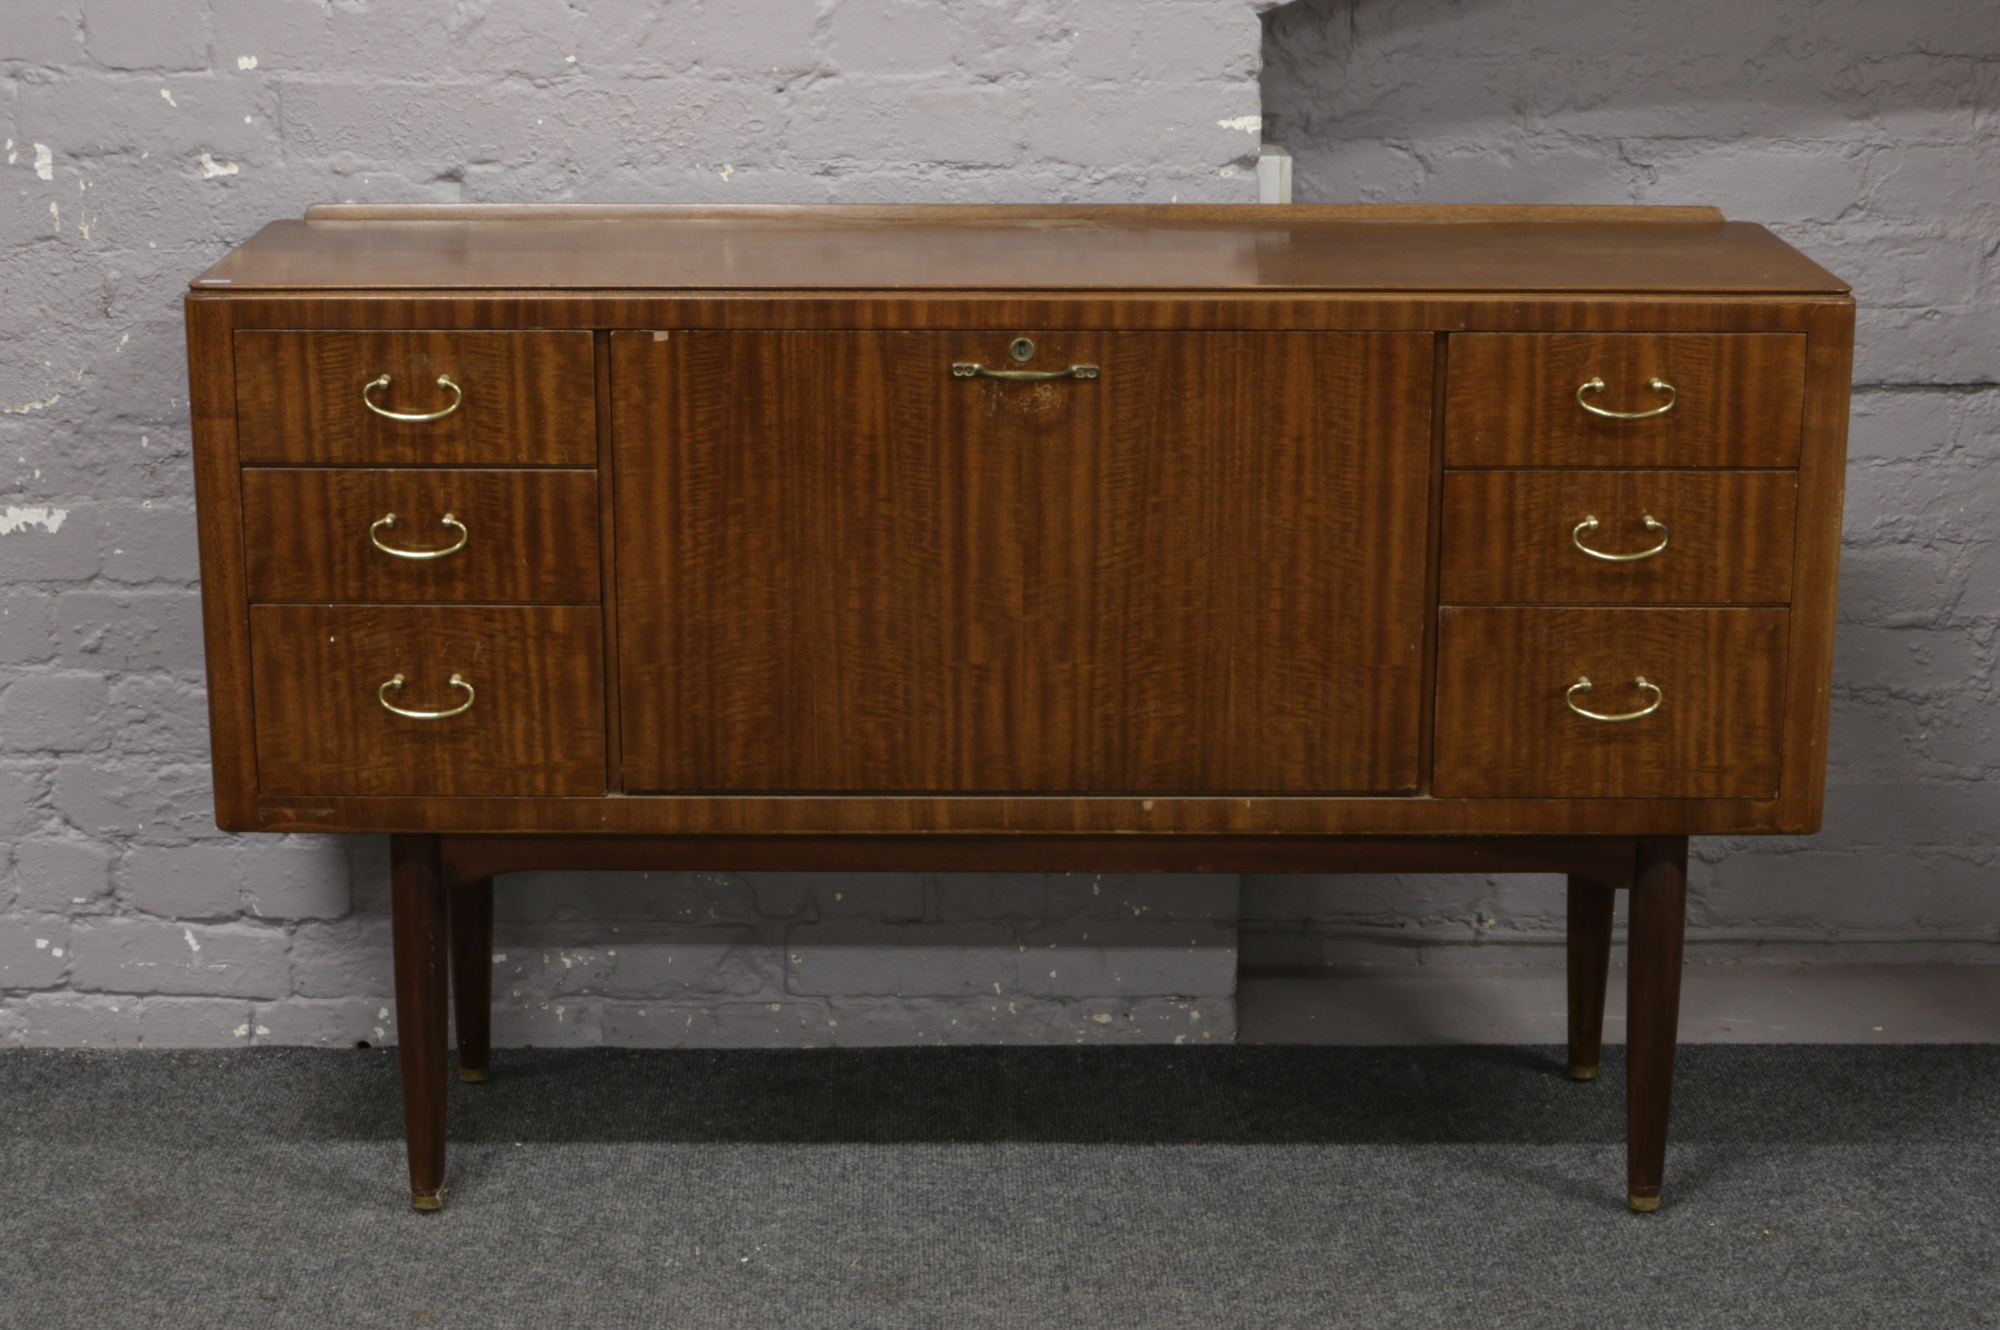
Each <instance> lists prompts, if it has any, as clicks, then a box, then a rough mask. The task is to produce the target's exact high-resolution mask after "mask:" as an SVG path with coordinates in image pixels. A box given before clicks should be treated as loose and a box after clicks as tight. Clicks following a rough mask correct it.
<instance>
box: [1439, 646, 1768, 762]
mask: <svg viewBox="0 0 2000 1330" xmlns="http://www.w3.org/2000/svg"><path fill="white" fill-rule="evenodd" d="M1788 618H1789V616H1788V615H1787V613H1786V611H1784V610H1782V609H1599V608H1591V609H1568V608H1563V609H1558V608H1544V607H1532V608H1519V607H1507V608H1500V607H1490V608H1488V607H1481V608H1470V607H1466V608H1461V607H1447V608H1446V609H1444V610H1442V611H1440V612H1439V619H1438V691H1437V709H1438V719H1437V736H1438V737H1437V745H1438V751H1437V774H1436V789H1437V792H1438V793H1439V794H1440V795H1445V796H1457V797H1462V798H1471V799H1480V798H1485V799H1493V798H1536V797H1540V798H1570V799H1614V798H1620V797H1624V798H1655V799H1700V798H1708V799H1715V798H1724V799H1769V798H1771V797H1773V796H1775V795H1776V794H1777V792H1778V774H1779V770H1780V767H1781V765H1782V761H1783V748H1782V739H1783V729H1784V706H1785V638H1786V634H1787V631H1788V628H1789V623H1788ZM1586 677H1587V678H1588V679H1589V680H1590V681H1591V684H1592V688H1591V691H1590V692H1589V694H1588V695H1587V696H1585V697H1582V698H1580V699H1579V702H1580V704H1581V705H1583V706H1584V707H1586V708H1587V709H1588V710H1591V711H1596V712H1601V713H1605V714H1611V715H1617V714H1622V713H1628V712H1632V711H1636V710H1638V709H1639V708H1641V707H1644V706H1645V705H1646V704H1647V702H1648V701H1649V700H1650V695H1649V694H1647V693H1646V692H1644V691H1642V690H1641V689H1639V688H1637V687H1635V686H1634V684H1633V680H1634V679H1637V678H1641V677H1643V678H1645V679H1647V680H1648V681H1650V682H1651V683H1653V684H1655V685H1657V686H1658V687H1659V688H1660V689H1661V690H1662V694H1663V696H1662V698H1661V701H1660V706H1659V709H1658V710H1657V711H1655V712H1654V713H1653V714H1652V715H1649V716H1646V717H1644V718H1642V719H1639V720H1634V721H1629V722H1624V723H1606V722H1603V721H1594V720H1589V719H1586V718H1584V717H1582V716H1579V715H1577V714H1576V713H1575V712H1574V711H1572V710H1571V709H1570V706H1569V704H1568V703H1567V702H1566V700H1565V697H1564V694H1565V692H1566V691H1567V689H1568V687H1569V686H1570V685H1571V684H1573V683H1575V682H1576V681H1577V680H1578V679H1581V678H1586Z"/></svg>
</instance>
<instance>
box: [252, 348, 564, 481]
mask: <svg viewBox="0 0 2000 1330" xmlns="http://www.w3.org/2000/svg"><path fill="white" fill-rule="evenodd" d="M593 363H594V362H593V352H592V347H591V335H590V334H589V333H587V332H568V331H564V332H268V331H244V332H239V333H237V334H236V429H237V437H238V440H239V444H238V446H239V448H240V455H241V457H242V459H243V461H245V462H246V463H259V462H263V463H273V462H314V463H323V464H336V465H338V464H380V465H385V466H440V465H489V466H535V465H542V466H595V465H596V463H597V388H596V377H595V372H594V369H593ZM385 377H386V379H387V382H386V383H384V382H383V381H382V380H383V379H384V378H385ZM440 380H443V381H444V382H442V383H441V382H440ZM396 417H429V418H428V419H414V418H406V419H397V418H396Z"/></svg>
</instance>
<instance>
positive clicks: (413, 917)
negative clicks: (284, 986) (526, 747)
mask: <svg viewBox="0 0 2000 1330" xmlns="http://www.w3.org/2000/svg"><path fill="white" fill-rule="evenodd" d="M389 879H390V890H391V894H392V896H393V898H394V906H393V913H394V921H395V922H394V932H395V948H396V1025H397V1033H398V1035H399V1037H400V1039H401V1052H402V1061H403V1125H404V1128H405V1130H406V1131H407V1133H408V1136H409V1150H410V1204H411V1205H412V1206H414V1207H415V1208H417V1209H419V1210H437V1209H441V1208H442V1207H443V1206H444V1123H445V1118H444V1109H445V1098H444V1097H445V1084H446V1075H447V1073H446V1067H447V1066H448V1065H449V1056H448V1053H449V1050H448V1049H447V1047H446V1044H447V1038H446V1036H447V1028H446V1027H447V1022H448V1017H447V1014H446V1011H447V984H446V974H447V964H448V961H447V956H446V953H447V950H448V948H447V938H448V931H447V923H446V910H445V888H444V875H443V864H442V862H441V853H440V846H439V844H438V838H437V837H436V836H413V835H395V836H391V837H390V838H389Z"/></svg>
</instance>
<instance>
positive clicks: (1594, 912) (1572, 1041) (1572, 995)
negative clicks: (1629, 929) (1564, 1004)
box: [1569, 874, 1618, 1081]
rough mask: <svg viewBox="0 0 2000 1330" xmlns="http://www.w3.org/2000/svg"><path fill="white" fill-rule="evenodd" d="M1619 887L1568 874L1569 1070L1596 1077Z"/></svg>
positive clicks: (1574, 1075)
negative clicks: (1614, 908)
mask: <svg viewBox="0 0 2000 1330" xmlns="http://www.w3.org/2000/svg"><path fill="white" fill-rule="evenodd" d="M1617 899H1618V893H1617V890H1616V889H1615V888H1613V887H1609V886H1606V885H1605V884H1604V883H1602V882H1593V881H1591V880H1590V879H1589V878H1587V877H1577V876H1575V875H1574V874H1572V875H1571V876H1570V879H1569V1074H1570V1078H1571V1079H1572V1080H1579V1081H1591V1080H1596V1079H1597V1060H1598V1054H1599V1051H1600V1050H1601V1049H1602V1047H1603V1044H1604V984H1605V980H1606V979H1607V977H1608V976H1609V975H1610V972H1611V914H1612V907H1613V906H1614V905H1615V904H1616V902H1617Z"/></svg>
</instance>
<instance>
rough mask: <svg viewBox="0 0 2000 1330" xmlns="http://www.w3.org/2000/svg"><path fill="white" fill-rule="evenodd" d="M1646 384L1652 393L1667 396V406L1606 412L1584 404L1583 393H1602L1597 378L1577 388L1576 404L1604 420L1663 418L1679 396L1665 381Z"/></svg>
mask: <svg viewBox="0 0 2000 1330" xmlns="http://www.w3.org/2000/svg"><path fill="white" fill-rule="evenodd" d="M1648 384H1649V386H1651V388H1652V390H1653V391H1654V392H1656V393H1665V394H1666V395H1667V404H1666V405H1665V406H1656V407H1654V408H1653V409H1652V410H1651V411H1607V410H1605V409H1604V408H1603V407H1601V406H1599V405H1597V404H1596V403H1595V402H1586V401H1585V400H1584V398H1583V395H1584V394H1585V393H1601V392H1603V391H1604V380H1603V379H1598V378H1592V379H1586V380H1585V381H1584V382H1583V383H1582V385H1581V386H1579V387H1578V388H1577V390H1576V404H1577V405H1578V406H1580V407H1582V408H1583V409H1584V410H1586V411H1588V412H1590V414H1591V415H1593V416H1603V417H1604V418H1605V419H1606V420H1651V419H1652V418H1653V417H1654V416H1664V415H1665V414H1667V412H1669V411H1671V410H1673V409H1674V403H1675V402H1676V401H1678V400H1679V398H1680V394H1678V393H1676V392H1675V391H1674V385H1673V384H1671V383H1668V382H1667V381H1666V380H1665V379H1651V380H1648Z"/></svg>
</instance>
